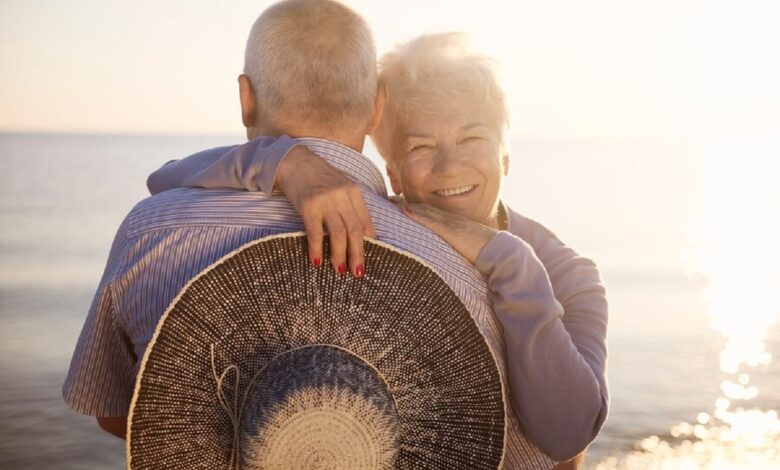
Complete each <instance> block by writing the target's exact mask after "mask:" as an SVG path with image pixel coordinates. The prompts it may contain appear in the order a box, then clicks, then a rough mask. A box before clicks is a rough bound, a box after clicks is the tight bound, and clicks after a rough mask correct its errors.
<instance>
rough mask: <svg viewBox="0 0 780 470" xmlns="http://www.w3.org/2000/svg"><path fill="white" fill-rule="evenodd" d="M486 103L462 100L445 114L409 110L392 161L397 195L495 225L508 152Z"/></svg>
mask: <svg viewBox="0 0 780 470" xmlns="http://www.w3.org/2000/svg"><path fill="white" fill-rule="evenodd" d="M482 108H483V106H481V105H480V104H476V105H475V104H474V101H473V100H461V102H459V103H452V105H451V106H448V107H447V110H446V111H445V112H443V113H435V114H430V113H414V112H412V113H410V115H409V116H407V119H406V120H405V124H404V125H402V126H399V129H397V132H396V135H395V139H393V140H394V143H393V149H392V157H391V159H390V160H389V161H388V167H387V169H388V174H389V176H390V181H391V183H392V185H393V190H394V191H395V192H396V194H403V196H404V198H405V199H406V200H407V201H408V202H410V203H426V204H430V205H432V206H434V207H437V208H439V209H442V210H444V211H447V212H452V213H454V214H458V215H461V216H464V217H467V218H469V219H471V220H473V221H475V222H479V223H482V224H485V225H489V226H493V227H496V226H497V223H496V209H497V207H498V201H499V195H500V194H501V184H502V181H503V178H504V176H505V175H506V172H507V169H508V168H507V165H508V155H506V154H505V152H504V150H503V146H502V143H501V134H500V132H498V131H497V130H496V129H495V125H493V124H492V122H491V120H490V116H489V114H487V113H486V112H484V110H483V109H482ZM433 116H437V117H433Z"/></svg>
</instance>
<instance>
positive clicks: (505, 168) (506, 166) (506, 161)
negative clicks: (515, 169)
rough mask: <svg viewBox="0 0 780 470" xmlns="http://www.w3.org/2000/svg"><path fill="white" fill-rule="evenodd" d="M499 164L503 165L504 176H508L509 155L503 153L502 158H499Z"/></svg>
mask: <svg viewBox="0 0 780 470" xmlns="http://www.w3.org/2000/svg"><path fill="white" fill-rule="evenodd" d="M501 163H503V164H504V176H507V175H508V174H509V154H508V153H505V154H504V156H503V157H501Z"/></svg>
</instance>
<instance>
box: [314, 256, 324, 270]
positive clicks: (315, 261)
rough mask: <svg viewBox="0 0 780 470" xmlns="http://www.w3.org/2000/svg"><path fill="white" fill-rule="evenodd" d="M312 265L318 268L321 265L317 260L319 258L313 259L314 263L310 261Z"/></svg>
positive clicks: (319, 260) (320, 261)
mask: <svg viewBox="0 0 780 470" xmlns="http://www.w3.org/2000/svg"><path fill="white" fill-rule="evenodd" d="M312 264H314V266H316V267H318V268H319V267H320V265H322V260H321V259H319V258H314V261H312Z"/></svg>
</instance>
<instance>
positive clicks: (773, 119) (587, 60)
mask: <svg viewBox="0 0 780 470" xmlns="http://www.w3.org/2000/svg"><path fill="white" fill-rule="evenodd" d="M271 3H272V2H262V1H246V0H235V1H231V2H217V1H215V0H191V1H188V2H186V3H182V2H173V1H161V0H157V1H150V0H139V1H134V2H121V1H117V0H104V1H100V2H94V1H89V0H69V1H68V2H61V1H52V0H37V1H24V0H3V1H2V2H0V64H2V69H1V70H2V71H1V72H0V131H33V132H79V133H154V134H181V133H184V134H231V135H232V134H235V135H239V134H241V132H242V128H241V121H240V111H239V106H238V91H237V81H236V78H237V76H238V74H239V73H240V72H241V69H242V63H243V49H244V45H245V41H246V37H247V35H248V32H249V29H250V27H251V25H252V23H253V22H254V20H255V18H256V17H257V15H258V14H259V13H260V12H261V11H262V10H263V9H264V8H265V7H267V6H268V5H270V4H271ZM345 3H347V4H348V5H350V6H352V7H353V8H354V9H355V10H356V11H358V12H359V13H360V14H362V15H363V16H364V17H365V18H366V19H367V21H368V23H369V25H370V26H371V27H372V28H373V30H374V33H375V36H376V42H377V48H378V52H379V53H380V54H381V53H383V52H387V51H389V50H391V49H392V48H393V47H394V46H395V45H397V44H399V43H401V42H403V41H405V40H408V39H410V38H412V37H414V36H416V35H419V34H423V33H428V32H436V31H466V32H468V33H470V34H471V35H472V36H473V37H474V40H475V42H476V43H477V44H478V45H479V46H480V47H481V48H482V49H483V50H485V51H487V52H488V53H490V54H491V55H493V56H494V57H496V58H497V59H498V60H499V62H500V63H501V64H502V67H503V76H504V79H505V82H506V87H507V89H508V92H509V94H510V97H511V98H510V107H511V110H512V116H513V120H512V133H513V136H514V137H521V138H633V137H662V138H666V137H669V138H679V137H689V136H692V135H701V134H720V133H723V132H730V133H737V134H745V135H748V134H756V133H757V134H761V135H771V134H772V133H777V130H778V125H777V122H780V119H779V118H778V111H777V110H778V109H780V87H777V86H776V83H780V66H778V61H777V59H776V58H773V57H774V55H776V51H775V48H776V44H780V32H778V31H777V28H776V27H775V26H776V24H777V20H778V19H780V7H778V6H775V4H774V3H773V2H770V1H752V0H748V1H742V2H737V1H722V0H709V1H703V0H674V1H671V0H654V1H636V0H592V1H589V2H579V1H573V0H546V1H543V2H541V1H538V0H536V1H526V0H521V1H516V2H512V3H511V4H510V3H509V2H502V1H497V0H481V1H479V2H476V1H473V0H472V1H457V0H450V1H446V2H438V1H421V0H395V1H393V2H377V1H357V0H355V1H346V2H345Z"/></svg>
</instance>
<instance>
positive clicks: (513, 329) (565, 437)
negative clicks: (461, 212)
mask: <svg viewBox="0 0 780 470" xmlns="http://www.w3.org/2000/svg"><path fill="white" fill-rule="evenodd" d="M553 238H554V237H553ZM555 240H556V241H557V239H555ZM561 246H562V247H563V245H562V244H561ZM564 248H565V247H564ZM571 253H573V251H572V252H571ZM575 255H576V254H575ZM558 256H560V255H558ZM581 260H584V261H581ZM476 265H477V268H478V269H479V270H480V271H481V272H482V273H483V274H484V275H485V276H486V277H487V279H488V285H489V288H490V291H491V293H492V296H493V307H494V311H495V313H496V316H497V317H498V320H499V322H500V323H501V326H502V328H503V334H504V339H505V343H506V356H507V367H508V375H509V377H508V378H509V383H510V387H511V398H512V402H513V405H514V407H515V412H516V413H517V415H518V419H519V421H520V424H521V426H522V427H523V429H524V431H525V433H526V435H527V436H528V438H529V439H530V440H531V441H532V442H534V444H536V445H537V446H539V448H540V449H542V450H543V451H544V452H545V453H546V454H547V455H549V456H550V457H552V458H553V459H555V460H558V461H564V460H569V459H571V458H573V457H574V456H576V455H577V454H579V453H580V452H582V451H583V450H584V449H585V448H586V447H587V446H588V444H590V442H592V441H593V439H595V437H596V436H597V434H598V432H599V430H600V429H601V426H602V424H603V423H604V420H605V419H606V416H607V408H608V402H609V397H608V393H607V386H606V368H605V364H606V295H605V293H604V288H603V286H602V285H601V282H600V279H599V277H598V272H597V271H595V265H593V264H592V262H589V261H588V260H585V259H584V258H578V257H576V256H573V257H572V258H571V259H570V260H568V262H567V260H563V261H561V260H558V263H557V264H556V266H554V267H553V268H554V270H555V271H556V273H555V277H554V278H553V279H555V280H553V281H551V276H550V275H548V273H549V268H548V267H547V266H546V265H545V264H543V262H542V261H541V260H540V258H539V257H538V256H537V253H536V252H535V251H534V248H532V246H531V245H529V243H527V242H526V241H524V240H523V239H521V238H519V237H517V236H515V235H512V234H510V233H509V232H499V233H498V234H497V235H496V236H495V237H494V238H493V239H492V240H491V241H490V242H489V243H488V244H487V245H485V247H484V248H483V249H482V251H481V252H480V254H479V256H478V257H477V260H476ZM591 267H592V269H593V272H591ZM593 274H595V277H593ZM561 282H564V283H566V284H571V287H568V286H567V288H566V289H562V291H565V292H562V293H564V294H565V295H562V296H561V295H559V293H558V292H557V291H555V289H554V285H555V284H556V283H561Z"/></svg>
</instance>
